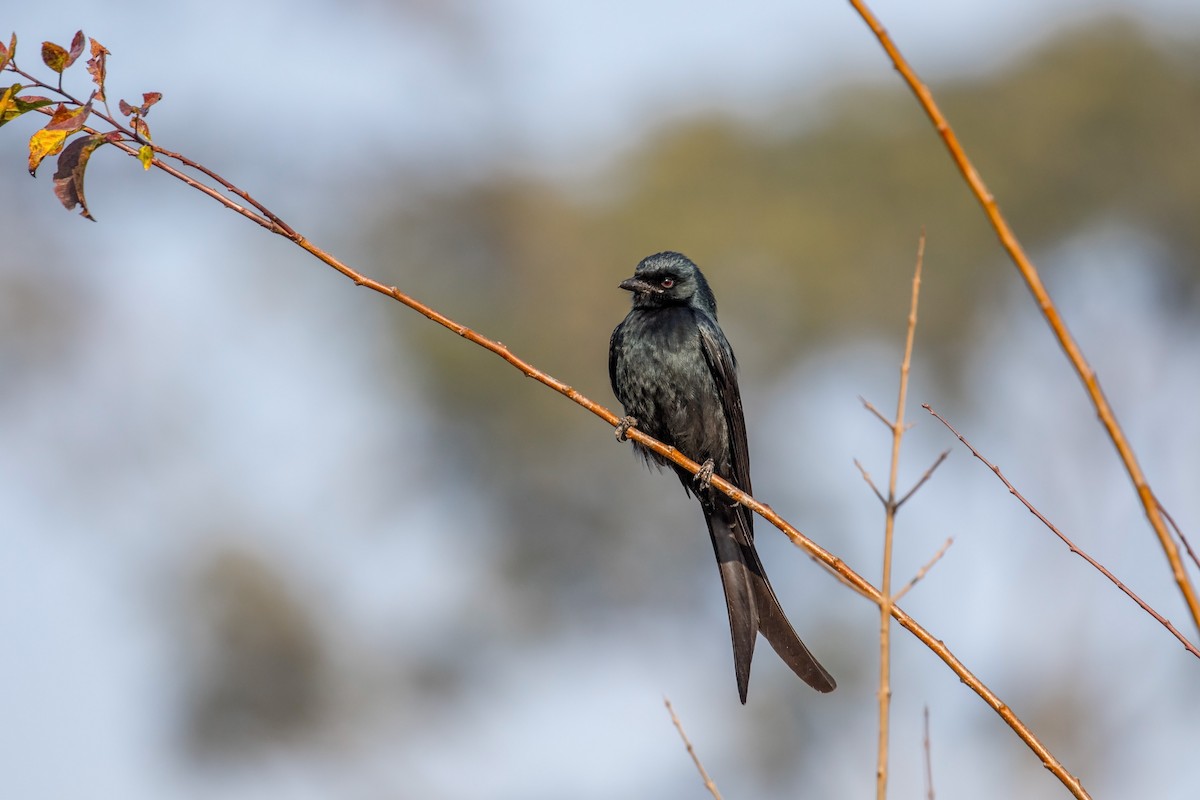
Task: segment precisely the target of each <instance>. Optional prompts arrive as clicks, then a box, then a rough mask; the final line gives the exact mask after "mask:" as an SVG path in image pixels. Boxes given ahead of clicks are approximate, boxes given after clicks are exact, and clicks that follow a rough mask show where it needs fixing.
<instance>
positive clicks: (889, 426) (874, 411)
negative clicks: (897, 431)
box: [858, 394, 895, 431]
mask: <svg viewBox="0 0 1200 800" xmlns="http://www.w3.org/2000/svg"><path fill="white" fill-rule="evenodd" d="M858 402H860V403H862V404H863V408H865V409H866V410H867V411H870V412H871V413H872V414H874V415H875V418H876V419H878V420H879V421H880V422H882V423H883V427H885V428H887V429H888V430H889V431H890V430H892V428H894V427H895V425H894V423H893V422H892V421H891V420H890V419H888V418H887V417H885V416H884V415H883V412H881V411H880V410H879V409H878V408H876V407H875V406H874V405H872V404H871V401H870V400H868V399H867V398H865V397H863V396H862V395H861V394H860V395H859V396H858Z"/></svg>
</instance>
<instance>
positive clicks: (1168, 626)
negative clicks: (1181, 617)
mask: <svg viewBox="0 0 1200 800" xmlns="http://www.w3.org/2000/svg"><path fill="white" fill-rule="evenodd" d="M921 407H922V408H924V409H925V410H926V411H928V412H929V413H930V414H932V415H933V416H935V417H937V419H938V421H939V422H941V423H942V424H943V425H945V426H946V427H947V428H948V429H949V430H950V432H951V433H953V434H954V435H955V436H957V437H958V440H959V441H960V442H962V443H963V444H964V445H966V447H967V449H968V450H970V451H971V455H973V456H975V457H976V458H978V459H979V460H980V461H982V462H983V463H984V464H985V465H987V468H988V469H990V470H991V471H992V472H994V473H995V474H996V477H997V478H999V479H1000V481H1001V483H1003V484H1004V486H1005V488H1007V489H1008V491H1009V493H1010V494H1011V495H1012V496H1013V497H1015V498H1017V499H1018V500H1020V501H1021V504H1022V505H1024V506H1025V508H1027V509H1029V511H1030V512H1031V513H1032V514H1033V515H1034V516H1035V517H1037V518H1038V519H1039V520H1040V521H1041V523H1042V524H1043V525H1045V526H1046V527H1047V528H1049V529H1050V530H1051V531H1052V532H1053V533H1054V535H1055V536H1057V537H1058V538H1059V539H1061V540H1062V542H1063V544H1065V545H1066V546H1067V547H1068V548H1070V550H1071V552H1072V553H1074V554H1075V555H1077V556H1079V557H1080V558H1082V559H1083V560H1084V561H1086V562H1088V563H1089V564H1091V565H1092V566H1093V567H1095V568H1096V569H1097V570H1098V571H1099V572H1100V574H1101V575H1103V576H1104V577H1106V578H1108V579H1109V580H1110V581H1112V582H1113V584H1114V585H1115V586H1116V587H1117V588H1118V589H1120V590H1121V591H1122V592H1124V593H1125V594H1126V596H1127V597H1129V599H1130V600H1132V601H1133V602H1135V603H1137V604H1138V606H1140V607H1141V609H1142V610H1143V611H1145V612H1146V613H1147V614H1149V615H1150V616H1152V617H1154V619H1156V620H1158V622H1159V624H1161V625H1162V626H1163V627H1164V628H1166V629H1167V630H1169V631H1170V632H1171V633H1172V634H1174V635H1175V638H1176V639H1178V640H1179V642H1180V644H1182V645H1183V646H1184V648H1186V649H1187V651H1188V652H1189V653H1191V654H1192V655H1194V656H1196V657H1197V658H1200V650H1197V649H1196V646H1195V645H1194V644H1192V643H1191V642H1189V641H1188V640H1187V637H1185V636H1184V635H1183V634H1182V633H1180V632H1179V631H1178V630H1176V628H1175V626H1174V625H1172V624H1171V623H1170V621H1169V620H1168V619H1167V618H1166V617H1164V616H1163V615H1162V614H1159V613H1158V612H1157V611H1155V610H1154V609H1153V608H1151V607H1150V606H1149V605H1148V604H1147V603H1146V602H1145V601H1144V600H1142V598H1140V597H1138V596H1137V595H1136V594H1134V592H1133V590H1131V589H1130V588H1129V587H1128V586H1126V585H1125V584H1124V583H1122V582H1121V581H1119V580H1118V579H1117V576H1116V575H1113V574H1112V573H1111V572H1109V571H1108V569H1107V568H1106V567H1105V566H1104V565H1103V564H1101V563H1100V562H1099V561H1097V560H1096V559H1094V558H1092V557H1091V556H1089V555H1088V554H1087V553H1085V552H1084V551H1083V550H1080V549H1079V547H1077V546H1076V545H1075V543H1074V542H1072V541H1071V540H1070V539H1068V538H1067V537H1066V535H1065V534H1064V533H1063V532H1062V531H1060V530H1059V529H1058V528H1056V527H1054V524H1053V523H1052V522H1050V520H1048V519H1046V517H1045V516H1044V515H1043V514H1042V512H1040V511H1038V510H1037V509H1036V508H1034V507H1033V505H1032V504H1031V503H1030V502H1029V501H1028V500H1026V499H1025V497H1024V495H1022V494H1021V493H1020V492H1018V491H1017V490H1016V487H1014V486H1013V485H1012V484H1011V483H1009V481H1008V478H1006V477H1004V473H1002V472H1001V471H1000V468H999V467H997V466H996V465H995V464H993V463H992V462H990V461H988V460H987V459H986V458H984V457H983V456H982V455H980V454H979V451H978V450H976V449H975V448H974V447H972V446H971V443H970V442H968V441H967V440H966V439H965V438H964V437H963V435H962V434H961V433H959V432H958V431H956V430H955V429H954V426H953V425H951V424H950V423H949V422H947V421H946V420H945V419H943V418H942V416H941V415H940V414H938V413H937V412H936V411H934V410H933V409H932V408H930V407H929V405H928V404H926V405H923V406H921Z"/></svg>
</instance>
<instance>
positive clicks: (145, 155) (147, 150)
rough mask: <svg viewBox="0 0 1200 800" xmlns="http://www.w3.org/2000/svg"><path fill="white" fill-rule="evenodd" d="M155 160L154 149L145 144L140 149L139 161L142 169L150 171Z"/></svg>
mask: <svg viewBox="0 0 1200 800" xmlns="http://www.w3.org/2000/svg"><path fill="white" fill-rule="evenodd" d="M153 160H154V148H153V147H151V146H150V145H148V144H144V145H142V146H141V147H139V148H138V161H140V162H142V169H150V162H151V161H153Z"/></svg>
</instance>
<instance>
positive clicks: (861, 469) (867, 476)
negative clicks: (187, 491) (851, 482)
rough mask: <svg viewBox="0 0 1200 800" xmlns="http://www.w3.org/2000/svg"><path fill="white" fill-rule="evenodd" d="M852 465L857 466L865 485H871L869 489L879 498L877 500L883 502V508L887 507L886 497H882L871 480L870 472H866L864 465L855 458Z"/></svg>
mask: <svg viewBox="0 0 1200 800" xmlns="http://www.w3.org/2000/svg"><path fill="white" fill-rule="evenodd" d="M854 466H856V467H858V471H859V473H860V474H861V475H862V476H863V480H864V481H866V482H867V486H870V487H871V491H872V492H874V493H875V496H876V497H878V498H879V502H881V503H883V507H884V508H887V504H888V503H887V498H886V497H884V496H883V494H882V493H881V492H880V491H879V488H878V487H877V486H876V485H875V481H873V480H871V474H870V473H869V472H867V469H866V467H864V466H863V465H862V463H861V462H859V460H858V459H857V458H856V459H854Z"/></svg>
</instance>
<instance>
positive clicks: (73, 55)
mask: <svg viewBox="0 0 1200 800" xmlns="http://www.w3.org/2000/svg"><path fill="white" fill-rule="evenodd" d="M86 41H87V40H86V39H85V38H84V35H83V31H76V32H75V38H74V39H72V40H71V52H69V53H67V63H66V64H64V65H63V69H66V68H67V67H69V66H71V65H72V64H74V63H75V61H76V60H77V59H78V58H79V57H80V56H81V55H83V45H84V43H85V42H86Z"/></svg>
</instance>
